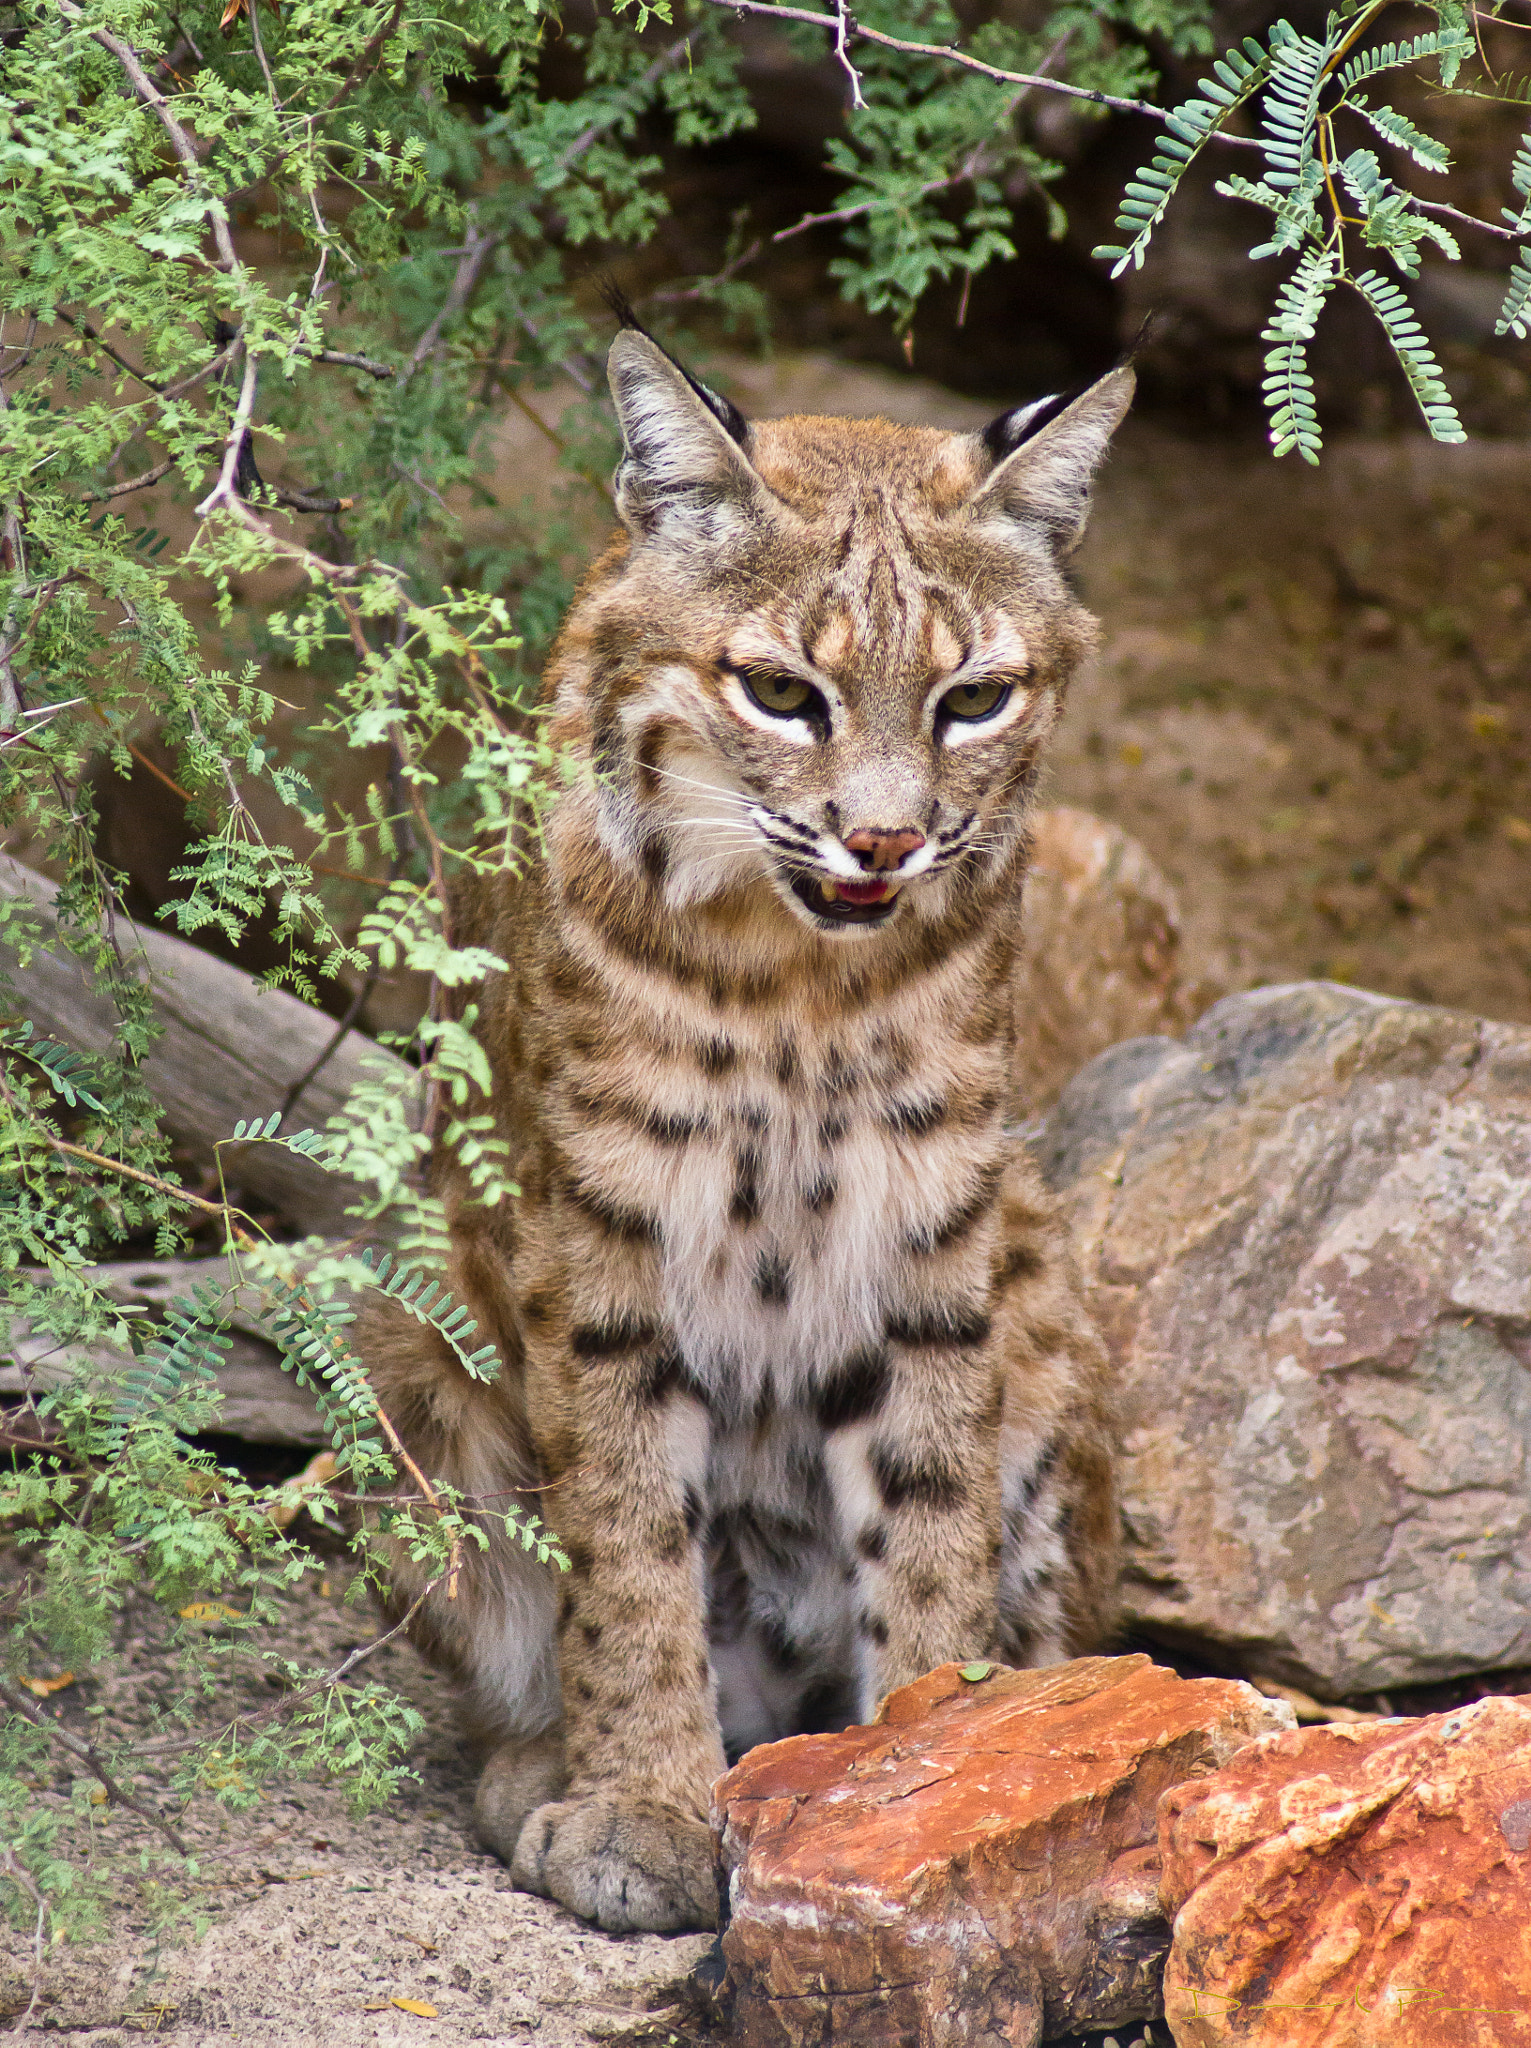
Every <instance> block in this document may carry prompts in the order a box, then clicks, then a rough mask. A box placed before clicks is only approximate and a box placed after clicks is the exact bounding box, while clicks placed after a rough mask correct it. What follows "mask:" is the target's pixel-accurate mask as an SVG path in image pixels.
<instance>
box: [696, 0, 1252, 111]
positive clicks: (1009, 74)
mask: <svg viewBox="0 0 1531 2048" xmlns="http://www.w3.org/2000/svg"><path fill="white" fill-rule="evenodd" d="M709 5H711V6H713V7H726V8H727V10H728V11H729V13H730V14H760V15H764V16H765V17H766V18H767V19H768V20H771V21H803V22H807V23H808V25H809V27H810V28H822V29H826V30H827V31H828V32H829V34H830V35H831V36H834V35H836V34H838V32H839V29H840V26H841V24H840V21H839V18H838V17H837V16H836V15H833V14H819V13H816V12H815V11H814V10H813V9H812V8H809V7H778V6H777V5H775V0H709ZM845 28H846V31H847V34H848V36H849V37H850V39H852V40H859V41H861V42H866V43H876V44H877V45H878V47H879V48H881V49H884V50H897V51H899V52H900V53H901V54H902V55H904V56H906V57H936V58H939V59H940V60H941V61H942V62H943V63H947V64H959V65H961V66H962V68H963V69H964V70H965V71H976V72H977V73H978V74H979V75H980V76H981V77H983V78H993V79H997V80H998V81H999V83H1000V84H1002V85H1041V86H1045V87H1046V88H1047V90H1048V91H1049V92H1057V93H1062V94H1064V95H1065V97H1066V98H1068V99H1074V100H1088V101H1089V103H1090V104H1091V106H1095V107H1111V108H1113V109H1114V110H1115V111H1116V112H1117V113H1119V114H1146V115H1147V116H1148V118H1149V119H1150V120H1152V121H1163V120H1164V119H1166V118H1167V116H1168V114H1169V111H1170V110H1169V109H1168V108H1167V107H1156V106H1154V105H1153V103H1152V101H1150V100H1129V99H1123V98H1122V97H1121V95H1120V94H1118V93H1111V92H1097V91H1096V90H1095V89H1094V88H1093V87H1091V86H1086V85H1070V84H1069V83H1068V82H1067V81H1066V80H1065V79H1061V78H1048V77H1046V76H1045V75H1044V74H1043V73H1042V72H1040V71H1006V70H1004V69H1003V68H1002V67H1001V66H1000V65H998V64H986V63H984V61H983V59H982V58H981V57H970V56H969V55H968V53H967V51H966V50H959V49H958V48H957V47H956V45H955V44H953V43H916V42H910V41H908V40H907V39H906V38H905V37H903V36H890V35H885V34H884V33H883V31H882V30H881V29H876V28H868V27H867V26H866V24H865V23H864V22H861V21H858V20H857V19H856V17H855V16H854V15H851V14H847V15H846V17H845ZM1234 139H1235V140H1238V141H1243V140H1245V138H1244V137H1242V136H1240V137H1236V138H1234ZM1251 139H1252V138H1251ZM1255 147H1256V148H1258V147H1259V144H1258V143H1256V144H1255Z"/></svg>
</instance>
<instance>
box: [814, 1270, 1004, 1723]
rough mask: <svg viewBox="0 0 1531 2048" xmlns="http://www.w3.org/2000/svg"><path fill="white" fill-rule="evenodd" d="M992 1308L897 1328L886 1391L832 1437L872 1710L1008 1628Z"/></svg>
mask: <svg viewBox="0 0 1531 2048" xmlns="http://www.w3.org/2000/svg"><path fill="white" fill-rule="evenodd" d="M994 1354H995V1346H994V1343H993V1339H992V1337H991V1335H990V1332H989V1325H988V1319H987V1317H986V1316H982V1315H977V1314H972V1313H967V1312H963V1311H958V1310H955V1309H954V1310H952V1311H951V1312H946V1311H944V1310H933V1311H929V1312H920V1313H918V1314H915V1315H912V1316H905V1317H901V1318H895V1319H893V1320H892V1321H891V1323H890V1325H889V1329H888V1336H887V1341H886V1348H885V1353H884V1358H883V1372H884V1376H885V1377H884V1381H883V1388H882V1392H881V1396H880V1398H879V1399H878V1401H877V1402H876V1404H875V1407H874V1408H873V1410H872V1412H870V1413H866V1414H864V1415H861V1416H858V1417H857V1418H856V1419H855V1420H854V1421H853V1422H852V1423H851V1424H850V1425H849V1426H845V1427H842V1428H840V1429H838V1430H836V1431H834V1432H833V1433H832V1434H831V1436H830V1439H829V1442H828V1445H827V1447H826V1450H827V1464H828V1467H829V1471H830V1475H831V1483H832V1484H833V1486H834V1489H835V1494H836V1499H837V1506H838V1510H839V1514H840V1519H841V1525H842V1528H843V1529H844V1532H845V1537H846V1540H847V1542H848V1545H849V1547H850V1549H851V1551H852V1553H853V1555H854V1557H855V1560H856V1571H857V1579H858V1592H859V1596H860V1616H859V1627H860V1632H861V1680H862V1700H861V1711H862V1714H863V1716H864V1717H866V1718H870V1715H871V1713H872V1710H873V1708H874V1707H875V1705H876V1702H877V1701H878V1700H879V1699H881V1698H882V1697H883V1695H884V1694H886V1693H887V1692H889V1691H891V1690H892V1688H893V1687H894V1686H897V1685H905V1684H907V1683H908V1682H909V1681H910V1680H911V1679H914V1678H918V1677H919V1676H920V1674H921V1673H922V1672H925V1671H929V1670H930V1669H931V1668H932V1667H933V1666H934V1665H937V1664H944V1663H947V1662H949V1661H951V1660H953V1659H956V1658H970V1657H980V1656H982V1655H984V1653H985V1652H986V1651H987V1650H989V1648H990V1647H991V1645H992V1643H993V1640H994V1633H995V1601H996V1594H997V1591H998V1584H999V1562H1000V1548H1001V1519H1000V1498H999V1464H998V1449H999V1444H998V1439H999V1422H1000V1413H1001V1405H1002V1379H1001V1370H1000V1365H999V1361H998V1359H997V1357H996V1356H995V1355H994Z"/></svg>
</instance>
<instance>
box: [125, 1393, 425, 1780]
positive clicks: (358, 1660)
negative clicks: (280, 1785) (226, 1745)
mask: <svg viewBox="0 0 1531 2048" xmlns="http://www.w3.org/2000/svg"><path fill="white" fill-rule="evenodd" d="M379 1412H380V1413H381V1411H379ZM445 1577H446V1573H445V1572H438V1573H437V1575H436V1577H435V1578H433V1579H428V1580H427V1581H426V1583H425V1585H424V1586H422V1587H421V1589H420V1591H419V1592H418V1593H417V1594H416V1595H415V1597H414V1599H413V1600H412V1601H411V1602H410V1604H409V1606H408V1607H407V1608H406V1609H405V1610H404V1612H403V1614H401V1615H400V1617H399V1619H398V1620H397V1621H396V1622H395V1623H394V1624H393V1626H392V1628H390V1629H387V1630H385V1631H384V1633H383V1634H382V1635H380V1636H374V1637H373V1638H372V1641H371V1642H370V1643H358V1644H357V1646H356V1648H355V1649H354V1650H352V1651H351V1652H350V1654H349V1655H348V1656H347V1657H346V1658H345V1659H344V1660H343V1661H342V1662H341V1663H340V1664H338V1665H337V1666H336V1667H335V1669H334V1670H333V1671H327V1672H325V1673H324V1674H323V1676H322V1677H320V1678H316V1679H313V1680H311V1681H310V1683H309V1684H307V1685H304V1686H299V1688H298V1690H297V1691H296V1692H291V1693H288V1694H287V1695H286V1697H285V1698H283V1699H280V1700H274V1701H273V1702H272V1703H271V1705H270V1706H267V1707H258V1708H257V1709H256V1711H255V1712H254V1713H253V1714H243V1715H241V1716H239V1717H238V1718H237V1719H236V1720H233V1721H230V1722H228V1723H227V1725H226V1727H225V1728H224V1730H223V1733H222V1736H221V1737H220V1739H221V1740H227V1739H228V1738H229V1737H230V1736H234V1737H238V1736H240V1735H242V1734H244V1733H246V1732H247V1731H248V1730H250V1729H253V1728H262V1727H264V1726H265V1725H266V1723H267V1722H268V1721H275V1720H277V1719H279V1718H280V1717H281V1716H282V1715H283V1714H290V1713H291V1712H292V1710H293V1708H294V1707H299V1706H302V1704H303V1702H304V1701H305V1700H310V1699H314V1698H316V1697H317V1695H318V1694H320V1693H321V1692H327V1691H329V1690H330V1689H331V1688H332V1687H334V1686H337V1685H339V1684H341V1682H342V1681H343V1680H345V1679H347V1678H349V1677H350V1675H351V1673H352V1672H353V1671H354V1670H355V1669H356V1667H357V1665H358V1664H362V1663H365V1662H366V1660H367V1658H368V1657H375V1656H376V1655H377V1653H378V1651H379V1650H382V1649H386V1648H387V1646H388V1644H389V1643H391V1642H393V1641H395V1639H396V1638H397V1637H399V1636H401V1635H402V1634H403V1633H404V1632H405V1630H406V1629H408V1627H409V1625H410V1623H411V1622H412V1621H413V1620H414V1618H415V1616H416V1615H417V1614H418V1613H419V1612H420V1609H421V1608H422V1607H423V1606H424V1605H425V1603H426V1601H427V1600H428V1599H429V1598H430V1596H431V1595H432V1593H434V1592H435V1590H436V1588H437V1587H438V1586H439V1585H440V1584H441V1582H442V1580H443V1579H444V1578H445ZM206 1740H207V1737H206V1736H202V1735H178V1736H168V1737H166V1739H165V1740H164V1741H162V1742H145V1743H142V1744H140V1745H139V1749H138V1752H137V1753H138V1755H139V1756H143V1757H162V1756H177V1755H180V1754H182V1753H183V1752H184V1751H186V1750H188V1749H195V1748H196V1747H197V1746H198V1745H199V1744H200V1743H202V1742H205V1741H206Z"/></svg>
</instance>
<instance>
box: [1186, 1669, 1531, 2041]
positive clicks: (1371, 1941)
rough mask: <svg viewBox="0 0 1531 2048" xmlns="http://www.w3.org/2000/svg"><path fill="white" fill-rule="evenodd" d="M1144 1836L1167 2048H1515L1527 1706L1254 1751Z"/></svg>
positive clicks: (1529, 1788) (1523, 1931)
mask: <svg viewBox="0 0 1531 2048" xmlns="http://www.w3.org/2000/svg"><path fill="white" fill-rule="evenodd" d="M1159 1831H1160V1841H1161V1845H1162V1848H1163V1853H1164V1875H1163V1881H1162V1882H1163V1901H1164V1906H1165V1910H1166V1911H1167V1912H1169V1913H1171V1914H1173V1916H1174V1945H1173V1947H1172V1949H1171V1951H1170V1959H1169V1964H1168V1968H1167V1969H1166V1972H1165V1979H1164V2000H1165V2011H1166V2014H1167V2016H1168V2018H1169V2022H1170V2026H1171V2028H1172V2030H1173V2032H1174V2036H1175V2040H1176V2042H1177V2044H1178V2048H1234V2044H1244V2043H1251V2044H1259V2048H1264V2044H1266V2043H1268V2042H1271V2043H1274V2042H1279V2043H1280V2044H1281V2048H1523V2044H1531V1699H1486V1700H1479V1701H1478V1702H1477V1703H1476V1705H1474V1706H1470V1707H1463V1708H1459V1709H1458V1710H1457V1711H1455V1712H1453V1713H1450V1714H1431V1715H1429V1716H1427V1717H1426V1718H1424V1719H1422V1720H1417V1721H1382V1722H1376V1723H1373V1724H1371V1725H1370V1726H1346V1727H1333V1728H1307V1729H1304V1730H1302V1731H1301V1732H1300V1733H1295V1734H1290V1735H1279V1736H1272V1737H1269V1738H1268V1739H1267V1740H1265V1741H1263V1742H1258V1743H1254V1744H1252V1745H1250V1746H1249V1747H1247V1748H1245V1749H1244V1750H1242V1751H1241V1752H1240V1753H1239V1755H1237V1756H1236V1757H1235V1758H1234V1759H1233V1761H1232V1762H1231V1763H1230V1764H1228V1765H1227V1767H1226V1768H1225V1769H1223V1770H1221V1771H1218V1772H1217V1773H1216V1774H1215V1775H1214V1776H1212V1777H1209V1778H1205V1779H1203V1780H1202V1781H1201V1782H1200V1783H1198V1784H1195V1785H1182V1786H1181V1787H1180V1788H1179V1789H1178V1790H1176V1791H1173V1792H1171V1793H1170V1794H1169V1796H1168V1797H1167V1798H1166V1799H1165V1801H1164V1804H1163V1806H1162V1807H1161V1809H1160V1816H1159Z"/></svg>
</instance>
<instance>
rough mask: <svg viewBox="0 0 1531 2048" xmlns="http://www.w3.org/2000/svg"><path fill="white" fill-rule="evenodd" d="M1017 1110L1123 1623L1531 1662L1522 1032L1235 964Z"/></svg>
mask: <svg viewBox="0 0 1531 2048" xmlns="http://www.w3.org/2000/svg"><path fill="white" fill-rule="evenodd" d="M1025 1135H1026V1136H1027V1138H1028V1140H1029V1141H1030V1143H1031V1146H1032V1149H1033V1151H1034V1153H1035V1155H1036V1157H1037V1159H1038V1160H1039V1162H1040V1164H1041V1166H1042V1169H1043V1171H1044V1173H1045V1175H1046V1177H1047V1179H1048V1180H1049V1182H1050V1183H1051V1184H1052V1185H1053V1186H1054V1187H1055V1188H1057V1189H1058V1190H1060V1191H1061V1192H1063V1194H1064V1195H1065V1197H1066V1199H1067V1200H1068V1201H1069V1202H1070V1203H1071V1205H1072V1207H1073V1210H1074V1213H1075V1216H1076V1220H1077V1224H1078V1229H1079V1233H1080V1243H1081V1251H1082V1256H1083V1258H1084V1262H1085V1266H1086V1270H1087V1273H1088V1276H1089V1278H1090V1280H1091V1283H1092V1286H1093V1298H1094V1303H1095V1307H1096V1310H1097V1313H1098V1315H1099V1317H1100V1320H1101V1323H1102V1326H1103V1328H1104V1330H1105V1332H1106V1336H1107V1340H1108V1342H1109V1343H1110V1345H1111V1347H1112V1349H1113V1351H1114V1353H1115V1355H1116V1358H1117V1360H1118V1361H1119V1363H1120V1366H1121V1370H1122V1374H1123V1379H1124V1385H1125V1403H1126V1412H1125V1425H1126V1436H1125V1447H1126V1466H1125V1512H1126V1523H1127V1536H1128V1550H1127V1570H1126V1577H1125V1601H1126V1610H1127V1619H1128V1621H1129V1624H1130V1625H1131V1626H1133V1627H1135V1628H1136V1629H1138V1630H1140V1631H1141V1632H1143V1633H1144V1634H1146V1635H1148V1636H1149V1637H1151V1638H1153V1639H1155V1640H1157V1641H1160V1642H1162V1643H1165V1644H1167V1645H1171V1646H1174V1645H1185V1646H1188V1647H1189V1646H1198V1647H1200V1648H1202V1649H1203V1650H1209V1651H1211V1652H1212V1654H1213V1655H1214V1656H1216V1657H1220V1658H1222V1659H1224V1660H1226V1661H1227V1662H1228V1663H1230V1664H1232V1665H1234V1666H1235V1667H1236V1668H1237V1669H1239V1670H1241V1671H1247V1672H1249V1673H1251V1674H1255V1675H1259V1676H1262V1677H1268V1678H1270V1679H1274V1680H1277V1681H1284V1682H1286V1683H1288V1684H1293V1685H1297V1686H1301V1687H1303V1688H1305V1689H1307V1690H1310V1691H1312V1692H1315V1693H1318V1694H1320V1695H1323V1696H1326V1697H1329V1698H1336V1697H1342V1696H1344V1695H1347V1694H1355V1693H1365V1692H1372V1691H1376V1690H1384V1691H1385V1690H1386V1689H1388V1688H1390V1687H1393V1686H1401V1685H1414V1684H1423V1683H1429V1682H1432V1681H1435V1680H1439V1679H1445V1678H1449V1677H1454V1676H1457V1675H1459V1674H1461V1673H1464V1672H1469V1671H1495V1670H1508V1669H1514V1668H1516V1667H1521V1666H1528V1665H1531V1030H1527V1029H1524V1028H1522V1027H1519V1026H1514V1025H1506V1024H1495V1023H1490V1022H1486V1021H1484V1020H1482V1019H1479V1018H1474V1017H1467V1016H1460V1015H1457V1014H1455V1013H1453V1012H1451V1011H1447V1010H1440V1009H1434V1008H1429V1007H1426V1006H1424V1005H1422V1004H1417V1003H1406V1002H1397V1001H1394V1000H1392V999H1390V998H1386V997H1381V996H1373V995H1365V994H1362V993H1360V992H1358V991H1356V990H1354V989H1348V988H1340V987H1335V986H1332V985H1330V984H1328V983H1322V982H1311V983H1300V984H1297V985H1295V986H1291V987H1286V988H1267V989H1258V990H1255V991H1253V992H1252V993H1249V994H1245V995H1238V996H1231V997H1229V998H1227V999H1226V1000H1225V1001H1223V1002H1221V1003H1219V1004H1218V1005H1217V1006H1216V1007H1215V1008H1214V1009H1212V1010H1210V1011H1209V1012H1208V1013H1207V1015H1206V1016H1205V1017H1204V1018H1203V1019H1202V1020H1201V1022H1200V1023H1199V1024H1198V1025H1197V1026H1196V1028H1195V1029H1194V1030H1193V1031H1192V1032H1191V1033H1190V1034H1189V1036H1188V1037H1187V1038H1186V1039H1185V1040H1184V1041H1182V1042H1179V1043H1177V1042H1175V1041H1174V1040H1171V1039H1163V1038H1150V1039H1136V1040H1132V1041H1130V1042H1128V1043H1126V1044H1123V1045H1119V1046H1116V1047H1113V1048H1112V1049H1111V1050H1110V1051H1109V1052H1106V1053H1104V1054H1102V1055H1101V1056H1100V1057H1099V1058H1098V1059H1096V1060H1094V1061H1092V1062H1091V1064H1090V1065H1089V1066H1088V1067H1086V1068H1084V1069H1083V1071H1082V1072H1081V1073H1080V1074H1079V1075H1077V1076H1076V1077H1075V1079H1074V1080H1073V1082H1072V1083H1071V1084H1070V1085H1069V1087H1068V1088H1067V1089H1066V1090H1065V1092H1064V1094H1063V1096H1062V1097H1061V1099H1060V1100H1059V1102H1058V1104H1057V1105H1056V1107H1055V1108H1054V1109H1053V1111H1052V1112H1051V1113H1050V1115H1048V1116H1047V1117H1046V1118H1043V1119H1038V1120H1037V1121H1036V1122H1035V1123H1034V1124H1032V1125H1031V1126H1029V1127H1028V1128H1027V1131H1026V1134H1025Z"/></svg>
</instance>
